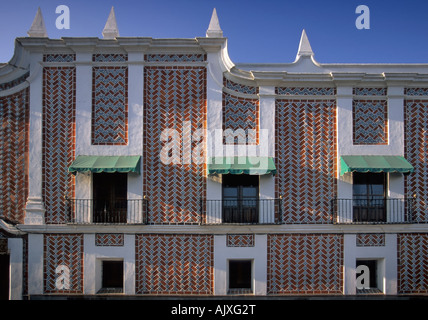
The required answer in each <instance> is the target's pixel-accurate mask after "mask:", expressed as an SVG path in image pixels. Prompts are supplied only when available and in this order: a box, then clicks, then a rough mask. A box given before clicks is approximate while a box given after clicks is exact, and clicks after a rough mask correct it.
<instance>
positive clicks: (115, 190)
mask: <svg viewBox="0 0 428 320" xmlns="http://www.w3.org/2000/svg"><path fill="white" fill-rule="evenodd" d="M127 177H128V176H127V174H126V173H94V174H93V196H94V204H93V206H94V215H93V222H102V223H125V222H126V209H127V201H126V199H127Z"/></svg>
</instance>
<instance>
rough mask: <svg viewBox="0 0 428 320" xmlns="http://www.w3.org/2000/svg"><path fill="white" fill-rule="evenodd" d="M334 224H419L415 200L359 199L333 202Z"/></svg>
mask: <svg viewBox="0 0 428 320" xmlns="http://www.w3.org/2000/svg"><path fill="white" fill-rule="evenodd" d="M331 213H332V217H333V223H336V224H393V223H418V222H421V221H416V220H415V217H414V213H415V199H411V198H403V199H390V198H376V197H367V198H364V197H359V198H356V199H333V200H331Z"/></svg>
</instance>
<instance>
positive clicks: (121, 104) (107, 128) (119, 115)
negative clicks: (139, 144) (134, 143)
mask: <svg viewBox="0 0 428 320" xmlns="http://www.w3.org/2000/svg"><path fill="white" fill-rule="evenodd" d="M92 81H93V88H92V89H93V90H92V144H93V145H126V144H127V143H128V68H127V67H94V68H93V75H92Z"/></svg>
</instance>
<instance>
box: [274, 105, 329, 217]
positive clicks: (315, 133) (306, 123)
mask: <svg viewBox="0 0 428 320" xmlns="http://www.w3.org/2000/svg"><path fill="white" fill-rule="evenodd" d="M275 119H276V120H275V121H276V123H275V137H276V139H275V146H276V147H275V153H276V157H275V161H276V162H275V165H276V168H277V172H278V173H277V175H276V176H275V184H276V185H275V188H276V198H280V197H282V212H283V221H284V223H328V222H330V221H331V216H330V200H331V199H334V197H335V195H336V173H337V168H336V167H337V164H336V162H337V161H336V150H337V149H336V103H335V101H334V100H325V101H315V100H277V101H276V111H275Z"/></svg>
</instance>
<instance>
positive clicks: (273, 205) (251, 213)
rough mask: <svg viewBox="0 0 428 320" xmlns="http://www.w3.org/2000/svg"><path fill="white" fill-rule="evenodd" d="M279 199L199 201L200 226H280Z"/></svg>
mask: <svg viewBox="0 0 428 320" xmlns="http://www.w3.org/2000/svg"><path fill="white" fill-rule="evenodd" d="M281 210H282V208H281V199H233V200H225V199H224V200H205V199H201V214H202V215H201V221H202V224H281V223H282V212H281Z"/></svg>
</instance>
